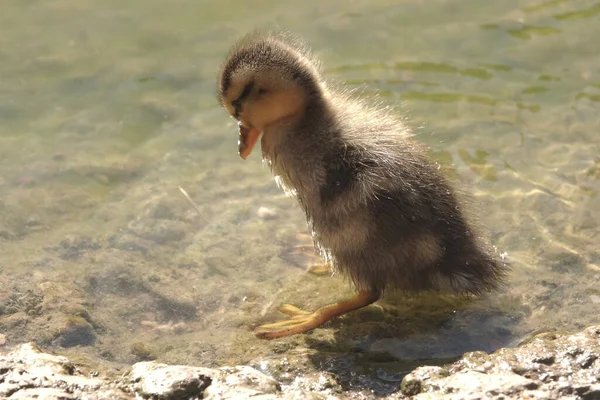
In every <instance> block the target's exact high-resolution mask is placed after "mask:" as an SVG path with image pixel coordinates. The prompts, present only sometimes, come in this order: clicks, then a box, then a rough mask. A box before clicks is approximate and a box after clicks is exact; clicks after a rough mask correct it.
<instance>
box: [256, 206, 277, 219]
mask: <svg viewBox="0 0 600 400" xmlns="http://www.w3.org/2000/svg"><path fill="white" fill-rule="evenodd" d="M256 214H257V215H258V217H259V218H261V219H264V220H268V219H273V218H277V212H276V211H275V210H273V209H272V208H268V207H260V208H259V209H258V211H257V212H256Z"/></svg>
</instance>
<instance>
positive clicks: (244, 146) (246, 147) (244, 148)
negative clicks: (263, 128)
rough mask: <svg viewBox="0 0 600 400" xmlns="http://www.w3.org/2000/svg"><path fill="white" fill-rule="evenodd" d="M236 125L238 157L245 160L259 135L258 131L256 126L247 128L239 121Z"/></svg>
mask: <svg viewBox="0 0 600 400" xmlns="http://www.w3.org/2000/svg"><path fill="white" fill-rule="evenodd" d="M238 126H239V128H240V137H239V139H238V151H239V153H240V157H242V158H243V159H244V160H245V159H246V157H248V156H249V155H250V153H252V149H253V148H254V145H255V144H256V142H257V141H258V138H259V137H260V131H259V130H258V129H256V128H247V127H245V126H243V125H242V123H241V122H238Z"/></svg>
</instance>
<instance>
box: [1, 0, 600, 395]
mask: <svg viewBox="0 0 600 400" xmlns="http://www.w3.org/2000/svg"><path fill="white" fill-rule="evenodd" d="M273 23H275V24H278V25H279V26H281V27H284V28H287V29H290V30H292V31H294V32H295V33H297V34H298V35H300V36H302V37H303V38H304V39H305V40H306V41H307V42H308V43H309V44H310V45H311V47H312V48H313V49H314V51H315V53H316V54H317V56H318V57H320V58H321V59H322V61H323V66H324V71H325V74H326V76H327V77H328V78H331V79H335V80H337V81H340V82H343V83H344V84H345V85H347V86H349V87H356V88H362V89H364V94H363V95H364V96H371V95H375V94H377V95H378V96H380V98H381V100H382V101H384V102H386V103H389V104H396V105H397V104H400V103H402V106H403V109H402V110H399V111H398V113H399V114H405V115H406V116H407V117H408V120H407V123H408V124H409V125H410V126H412V127H413V128H415V129H416V130H417V132H418V135H419V139H420V140H422V141H424V142H425V143H427V144H428V145H429V146H430V147H431V148H432V150H433V151H434V152H435V154H436V156H437V157H438V159H439V160H440V161H441V162H443V163H445V164H447V165H449V166H451V167H453V168H454V169H455V170H456V171H457V172H458V173H459V175H460V177H461V179H462V180H463V181H464V182H465V185H466V187H467V188H468V190H469V191H471V192H472V193H473V194H474V195H475V198H476V200H477V202H478V204H479V206H480V209H479V214H480V215H479V219H480V220H481V221H482V224H483V226H484V227H485V228H486V230H487V232H488V233H489V237H490V238H491V240H492V242H493V243H494V244H495V245H496V246H497V247H498V249H499V250H500V251H501V252H506V253H507V254H508V259H509V260H510V262H511V263H512V265H513V271H512V273H511V275H510V279H509V283H508V285H507V288H506V290H505V291H503V292H501V293H499V294H495V295H492V296H490V297H489V298H485V299H480V300H475V301H468V300H465V299H453V298H440V297H431V296H418V297H403V296H400V295H398V296H390V298H388V299H386V300H385V301H384V302H382V304H381V306H373V307H369V308H368V309H365V310H362V311H359V312H357V313H354V314H352V315H349V316H348V317H347V318H344V319H343V320H338V321H335V322H333V323H331V324H329V325H327V326H325V327H324V328H322V329H316V330H315V331H314V332H313V333H311V334H309V335H302V336H296V337H293V338H289V339H283V340H280V341H275V342H263V341H259V340H257V339H255V338H254V336H253V335H252V329H253V328H254V327H255V326H257V325H259V324H260V323H262V322H265V321H272V320H274V319H275V318H278V315H277V311H276V309H277V306H278V305H279V304H280V303H281V302H292V303H294V304H296V305H298V306H301V307H304V308H315V307H317V306H319V305H322V304H325V303H326V302H328V301H331V300H334V299H337V298H341V297H343V296H346V295H349V294H350V293H351V287H350V286H349V285H348V283H347V282H346V281H344V280H343V279H342V278H341V277H339V276H334V277H331V278H328V277H315V276H312V275H307V274H306V273H305V272H304V268H305V263H306V262H310V261H314V259H313V258H312V257H311V256H310V255H302V254H296V253H295V252H294V246H297V245H301V244H306V243H305V242H304V241H303V239H301V238H299V237H298V236H297V235H298V234H299V233H303V232H305V230H306V228H305V224H304V219H303V216H302V214H301V212H300V210H299V209H298V207H296V206H295V204H294V203H293V202H292V201H290V199H288V198H286V197H285V196H284V195H283V194H282V193H281V192H280V190H279V189H278V188H277V187H276V186H275V184H274V183H273V182H272V180H271V177H270V174H269V171H268V170H267V169H266V168H263V167H262V166H261V162H260V160H259V157H258V153H255V154H253V155H252V157H250V159H248V160H246V161H242V160H241V159H240V158H239V156H238V155H237V145H236V141H237V133H236V127H235V125H234V122H233V121H232V120H231V119H229V118H228V117H227V116H226V114H225V113H224V112H223V111H222V110H220V109H219V107H218V105H217V103H216V100H215V98H214V84H215V75H216V71H217V69H218V66H219V64H220V62H221V61H222V59H223V57H224V56H225V54H226V52H227V50H228V47H229V46H230V45H231V44H232V43H233V42H234V41H235V40H236V39H237V38H238V37H239V36H241V35H242V34H244V33H245V32H247V31H248V30H250V29H253V28H255V27H264V26H269V24H273ZM599 33H600V3H598V2H597V1H585V0H581V1H578V0H573V1H569V0H551V1H546V2H544V1H541V0H537V1H533V0H531V1H511V0H506V1H502V2H496V3H495V4H492V3H491V2H482V1H477V0H462V1H452V2H447V1H442V0H432V1H428V2H422V1H418V0H407V1H401V2H392V1H370V2H366V1H365V2H350V3H349V2H346V1H337V0H335V1H329V2H304V3H296V2H294V3H292V2H289V1H279V2H267V1H261V2H253V3H252V4H251V5H250V3H249V2H242V1H226V2H217V1H191V0H179V1H173V2H162V1H156V0H146V1H129V2H125V3H123V2H117V1H102V2H101V1H92V0H77V1H74V0H55V1H51V0H49V1H43V2H42V1H34V0H32V1H21V0H19V1H17V0H6V1H4V2H3V6H2V13H0V121H1V123H0V268H1V274H0V304H2V309H1V311H2V314H1V315H0V332H1V333H3V334H4V335H6V340H7V346H10V345H13V344H16V343H20V342H22V341H25V340H36V341H38V342H40V343H41V344H42V345H44V346H47V347H50V348H54V349H58V350H61V351H63V352H69V353H71V354H74V353H78V354H83V355H85V357H87V358H86V361H85V362H88V363H92V364H93V363H100V364H101V363H105V362H112V363H115V364H126V363H131V362H134V361H137V360H141V359H148V358H156V359H157V360H160V361H164V362H170V363H190V364H196V365H206V366H216V365H223V364H233V363H253V364H256V365H259V366H262V367H263V369H264V370H265V371H267V372H273V369H275V368H276V367H275V366H273V363H274V362H271V364H269V363H266V362H262V361H261V360H265V359H271V360H278V358H277V357H281V356H282V355H290V354H309V355H310V356H311V358H310V359H311V360H312V365H311V366H310V367H306V368H308V370H310V369H311V368H312V369H317V370H329V371H332V372H334V374H335V375H336V376H337V377H338V378H339V379H340V381H342V382H343V383H344V385H345V386H346V387H352V388H358V389H361V388H367V389H372V390H375V391H376V392H377V393H388V392H392V391H394V390H396V388H397V384H398V379H399V378H398V377H400V376H401V375H402V373H404V372H406V371H407V370H409V369H410V368H412V367H414V366H416V365H419V364H420V363H425V362H430V363H434V362H442V361H444V360H448V359H452V358H453V357H456V356H458V355H460V354H461V353H462V352H465V351H470V350H486V351H492V350H495V349H496V348H498V347H501V346H507V345H515V344H517V343H518V342H519V341H520V340H523V339H526V338H527V337H528V336H529V335H531V333H532V332H535V331H539V330H548V329H578V328H581V327H583V326H586V325H588V324H591V323H597V322H598V317H597V316H598V315H599V312H600V285H599V283H600V244H599V240H600V227H599V226H598V224H599V223H600V198H599V197H598V191H599V190H600V155H599V154H600V133H599V132H598V130H599V128H600V53H599V52H598V46H597V43H596V42H595V40H594V39H592V38H594V37H596V36H597V35H598V34H599ZM179 186H181V187H182V188H184V189H185V190H187V192H188V193H189V195H190V196H191V197H192V198H193V200H194V201H195V202H196V203H197V204H198V206H199V208H200V212H201V215H198V214H197V213H196V212H195V211H194V210H193V209H192V208H191V206H190V204H189V203H188V202H187V201H186V200H185V199H184V198H183V196H182V195H181V194H180V192H179V190H178V187H179ZM260 207H266V208H269V209H270V210H272V211H273V212H274V214H275V215H274V216H273V217H271V218H261V217H260V216H259V215H258V214H259V213H258V210H259V208H260ZM90 360H91V361H90ZM82 363H84V361H82ZM306 368H305V367H302V368H300V367H299V368H298V370H301V371H306V370H307V369H306Z"/></svg>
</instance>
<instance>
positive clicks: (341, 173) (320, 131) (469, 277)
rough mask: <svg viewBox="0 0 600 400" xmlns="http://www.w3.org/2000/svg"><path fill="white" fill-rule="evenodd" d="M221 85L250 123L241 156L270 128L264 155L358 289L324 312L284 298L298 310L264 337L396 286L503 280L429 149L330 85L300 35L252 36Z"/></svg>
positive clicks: (466, 288)
mask: <svg viewBox="0 0 600 400" xmlns="http://www.w3.org/2000/svg"><path fill="white" fill-rule="evenodd" d="M217 93H218V99H219V101H220V103H221V105H222V106H223V107H224V108H225V109H226V110H227V111H228V112H229V114H231V116H233V117H234V118H235V119H237V120H238V121H239V138H240V139H239V153H240V155H241V157H242V158H244V159H245V158H246V157H248V156H249V155H250V153H251V151H252V149H253V147H254V146H255V144H256V143H257V142H258V139H259V138H261V135H262V138H261V148H262V157H263V159H264V160H265V161H266V163H267V164H268V165H269V166H270V168H271V170H272V172H273V175H274V176H275V177H276V181H277V182H278V183H279V184H280V185H281V186H283V187H284V189H285V190H287V191H289V192H291V193H293V194H295V196H296V198H297V200H298V203H299V204H300V206H301V207H302V209H303V210H304V212H305V214H306V219H307V222H308V227H309V231H310V232H311V233H312V237H313V240H314V242H315V246H316V247H317V249H318V250H319V251H320V253H321V254H322V255H323V256H324V258H325V259H326V260H327V261H329V262H330V263H331V264H332V265H333V266H334V268H336V269H337V270H338V271H340V272H341V273H343V274H345V275H346V276H349V277H350V278H351V280H352V282H353V283H354V285H355V286H356V288H357V294H356V295H355V296H354V297H352V298H350V299H347V300H343V301H340V302H337V303H335V304H330V305H326V306H323V307H321V308H319V309H317V310H316V311H314V312H307V311H303V310H300V309H298V308H296V307H294V306H291V305H283V306H282V307H281V308H280V311H282V312H284V313H286V314H289V315H290V316H291V317H290V318H289V319H288V320H284V321H281V322H277V323H273V324H268V325H263V326H261V327H259V328H258V329H257V331H256V334H257V336H258V337H261V338H265V339H273V338H278V337H283V336H288V335H293V334H297V333H302V332H306V331H308V330H310V329H313V328H315V327H317V326H319V325H321V324H323V323H325V322H326V321H329V320H331V319H333V318H335V317H338V316H340V315H342V314H345V313H347V312H350V311H353V310H357V309H359V308H362V307H365V306H367V305H369V304H371V303H373V302H375V301H377V300H378V299H379V298H380V297H381V295H382V294H383V293H384V291H385V290H386V289H398V290H405V291H422V290H439V291H447V292H454V293H472V294H480V293H482V292H484V291H488V290H493V289H495V288H497V287H498V285H499V283H500V282H501V278H502V277H503V276H504V275H505V273H506V265H505V264H504V263H503V262H501V261H500V260H498V259H497V258H496V257H495V254H494V252H493V251H491V249H490V248H489V247H488V246H486V245H484V244H483V242H482V241H480V239H479V238H478V236H477V234H476V232H475V230H474V229H473V227H472V226H471V225H470V224H469V222H468V221H467V219H466V218H465V214H464V213H463V210H462V204H461V203H460V202H459V201H458V198H457V196H456V195H455V191H454V189H453V188H452V186H451V185H450V183H449V182H448V181H447V179H446V178H445V177H444V176H443V175H442V174H441V173H440V171H439V169H438V166H437V165H436V164H435V163H433V162H432V161H430V160H429V159H428V157H427V156H426V151H427V149H426V148H425V147H424V146H423V145H421V144H420V143H418V142H417V141H415V140H414V139H413V137H412V135H411V132H410V131H409V129H408V128H407V127H406V126H405V125H404V124H403V123H402V122H401V121H400V120H399V119H397V118H395V117H394V116H392V115H390V114H389V113H388V112H386V111H385V110H383V109H381V108H378V107H371V106H367V105H365V104H363V102H361V101H358V100H355V99H353V98H352V97H351V96H349V95H347V94H344V93H343V92H336V91H334V90H332V89H330V88H329V87H328V85H327V84H326V83H325V81H324V80H323V78H322V76H321V74H320V72H319V69H318V63H317V62H316V61H315V60H314V59H313V58H312V57H311V55H310V54H309V52H308V51H307V50H306V49H305V48H304V47H303V46H302V45H299V44H298V42H297V41H295V40H290V39H288V38H287V37H286V36H285V35H282V34H256V33H254V34H250V35H248V36H246V37H245V38H243V39H242V40H241V41H240V42H239V43H237V44H236V45H235V46H234V48H233V49H232V51H231V53H230V54H229V55H228V57H227V59H226V61H225V62H224V64H223V66H222V67H221V70H220V73H219V77H218V82H217Z"/></svg>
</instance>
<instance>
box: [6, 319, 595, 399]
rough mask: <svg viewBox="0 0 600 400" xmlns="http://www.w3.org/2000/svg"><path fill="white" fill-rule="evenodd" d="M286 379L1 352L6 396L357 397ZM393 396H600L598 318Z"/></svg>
mask: <svg viewBox="0 0 600 400" xmlns="http://www.w3.org/2000/svg"><path fill="white" fill-rule="evenodd" d="M313 378H314V377H311V376H310V374H308V375H307V376H305V377H303V376H295V377H293V379H291V381H290V380H288V381H287V382H283V381H282V382H279V381H278V380H277V379H274V378H273V377H270V376H267V375H265V374H263V373H262V372H260V371H258V370H256V369H254V368H251V367H249V366H236V367H223V368H218V369H212V368H202V367H190V366H183V365H175V366H171V365H167V364H160V363H157V362H154V361H149V362H140V363H137V364H134V365H133V366H132V368H131V371H130V372H129V373H127V374H126V375H124V377H123V378H121V379H116V380H114V379H113V380H110V379H102V378H99V377H88V376H85V375H83V373H81V372H80V371H79V370H78V369H77V368H76V366H75V365H74V364H72V363H71V362H70V361H69V360H68V359H67V358H65V357H62V356H55V355H50V354H46V353H43V352H42V351H41V350H40V349H39V348H37V347H36V346H35V345H34V344H31V343H29V344H23V345H20V346H18V347H16V348H14V349H13V350H12V351H11V352H10V353H9V354H8V355H5V356H0V397H1V398H8V399H30V398H39V399H42V398H43V399H81V398H85V399H117V400H119V399H139V398H144V399H160V400H179V399H181V400H184V399H200V398H202V399H242V398H260V399H263V400H266V399H329V400H334V399H354V398H375V397H376V396H375V395H373V394H371V395H370V394H368V393H365V392H364V391H363V392H360V393H358V392H356V391H353V390H347V391H343V390H341V388H340V387H339V386H338V385H337V384H336V382H335V376H333V375H332V376H329V375H327V376H325V375H322V376H320V377H319V379H318V381H317V380H315V379H313ZM388 398H389V399H405V398H411V399H415V400H418V399H484V398H485V399H563V398H569V399H584V400H587V399H600V326H594V327H590V328H588V329H586V330H584V331H582V332H579V333H575V334H556V333H545V334H541V335H538V336H536V337H534V338H533V339H531V340H530V341H528V342H527V343H525V344H523V345H522V346H521V347H518V348H514V349H501V350H499V351H497V352H495V353H492V354H486V353H484V352H481V351H478V352H471V353H467V354H465V355H464V356H463V357H462V358H461V359H460V360H458V361H456V362H455V363H453V364H450V365H446V366H443V367H440V366H423V367H419V368H417V369H415V370H414V371H412V372H411V373H409V374H408V375H406V376H405V377H404V379H403V381H402V386H401V390H400V391H398V392H397V393H394V394H393V395H391V396H389V397H388Z"/></svg>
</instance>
